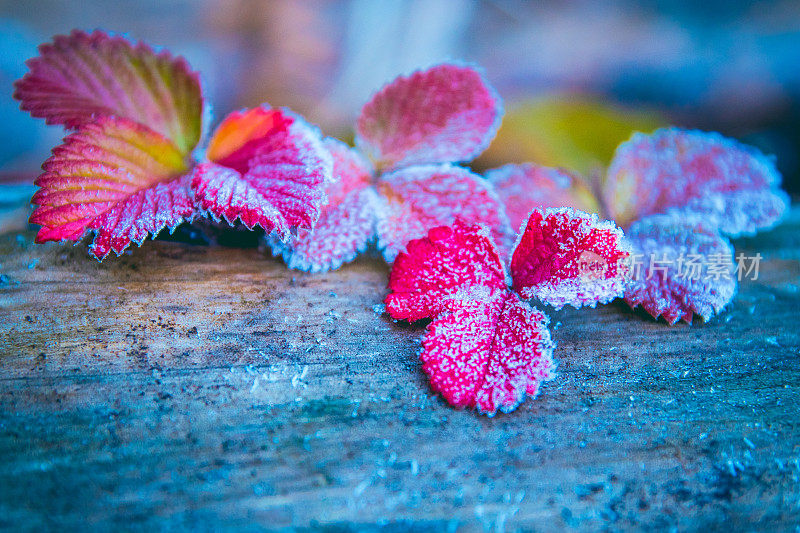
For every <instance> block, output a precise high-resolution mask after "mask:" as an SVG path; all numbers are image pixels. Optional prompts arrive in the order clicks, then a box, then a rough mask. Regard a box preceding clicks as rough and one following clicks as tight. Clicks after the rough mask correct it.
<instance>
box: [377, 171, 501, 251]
mask: <svg viewBox="0 0 800 533" xmlns="http://www.w3.org/2000/svg"><path fill="white" fill-rule="evenodd" d="M377 189H378V193H379V194H380V195H381V196H382V197H383V198H384V199H385V201H386V204H385V211H384V212H383V214H382V216H381V217H380V218H379V219H378V223H377V234H378V247H379V248H380V249H381V251H382V252H383V256H384V258H385V259H386V261H387V262H389V263H391V262H392V261H394V259H395V257H396V256H397V254H398V253H399V252H400V251H401V250H403V248H404V247H405V245H406V243H407V242H408V241H410V240H412V239H419V238H420V237H424V236H425V234H426V233H427V232H428V230H430V229H431V228H435V227H437V226H442V225H448V226H449V225H451V224H453V223H454V222H455V221H456V220H461V221H463V222H465V223H467V224H476V223H482V224H486V225H487V226H488V227H489V228H491V231H492V235H493V237H494V239H495V242H496V243H497V244H498V245H499V246H501V250H503V249H504V248H503V246H504V244H505V241H506V236H507V235H508V233H509V229H508V228H509V225H508V219H507V218H506V216H505V213H504V212H503V208H502V206H501V205H500V201H499V200H498V198H497V195H496V194H495V192H494V191H493V190H492V188H491V186H490V185H489V184H488V183H487V182H486V180H485V179H483V178H481V177H480V176H478V175H477V174H474V173H472V172H470V171H469V170H467V169H465V168H462V167H459V166H456V165H451V164H443V165H420V166H414V167H409V168H406V169H402V170H398V171H395V172H392V173H390V174H384V175H383V176H381V178H380V179H379V180H378V183H377Z"/></svg>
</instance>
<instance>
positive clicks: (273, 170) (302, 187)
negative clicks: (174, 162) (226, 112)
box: [192, 108, 332, 239]
mask: <svg viewBox="0 0 800 533" xmlns="http://www.w3.org/2000/svg"><path fill="white" fill-rule="evenodd" d="M259 109H260V108H259ZM273 113H274V115H275V116H273V117H272V118H274V120H273V121H272V122H270V125H269V127H266V128H260V127H257V128H253V129H252V130H248V131H250V132H251V135H252V138H251V137H249V136H247V137H243V138H236V139H234V140H233V141H231V142H230V144H229V143H228V142H227V140H226V141H225V142H224V143H222V144H224V145H225V149H220V150H219V151H214V152H213V154H223V155H220V156H219V162H216V163H204V164H201V165H198V166H197V167H196V168H195V171H194V176H193V178H192V187H193V188H194V191H195V199H196V201H197V203H198V204H199V206H200V207H201V208H202V209H204V210H206V211H208V212H209V213H210V214H211V215H212V216H213V217H215V218H217V219H222V218H224V219H225V220H227V221H228V222H229V223H233V222H234V221H235V220H236V219H237V218H238V219H239V220H241V221H242V223H243V224H244V225H245V226H247V227H248V228H252V227H253V226H256V225H259V226H261V227H262V228H264V229H265V230H266V231H267V232H270V231H272V230H276V231H277V232H278V234H279V235H280V236H281V238H284V239H285V238H287V237H288V235H289V231H290V230H291V229H292V228H295V227H305V228H310V227H312V226H313V225H314V223H315V222H316V221H317V219H318V218H319V214H320V210H321V207H322V205H323V204H324V202H325V186H326V185H327V183H328V182H329V181H330V180H331V167H332V163H331V159H330V154H329V153H328V152H327V150H325V149H324V148H323V147H322V143H321V140H320V139H319V137H318V134H317V132H316V131H315V130H313V129H312V128H311V127H309V126H308V125H306V124H305V123H304V122H303V121H302V120H300V119H297V118H294V117H288V116H286V115H282V114H281V112H280V111H274V112H273ZM246 118H247V120H253V121H257V122H260V121H261V119H262V118H263V115H262V114H261V113H251V114H248V115H247V117H246ZM230 120H231V122H228V121H227V119H226V121H223V123H222V124H221V125H220V127H219V128H218V129H217V133H215V135H214V138H212V140H211V143H210V146H211V147H215V146H219V144H218V143H216V140H217V139H218V137H217V135H221V136H227V135H228V133H229V132H231V131H232V130H235V129H236V128H242V127H245V122H243V121H242V116H241V115H239V114H237V115H234V116H233V117H232V118H231V119H230ZM231 124H235V126H236V127H235V128H234V127H231ZM256 141H257V142H256ZM242 153H244V154H247V156H248V158H247V160H246V161H245V158H243V157H242ZM224 163H228V164H232V165H233V167H228V166H225V165H224Z"/></svg>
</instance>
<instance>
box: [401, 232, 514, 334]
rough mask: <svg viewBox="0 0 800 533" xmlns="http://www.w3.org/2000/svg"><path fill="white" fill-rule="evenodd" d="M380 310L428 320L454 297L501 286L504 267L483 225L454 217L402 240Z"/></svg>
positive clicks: (489, 293) (485, 293)
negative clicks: (421, 235) (417, 236)
mask: <svg viewBox="0 0 800 533" xmlns="http://www.w3.org/2000/svg"><path fill="white" fill-rule="evenodd" d="M389 290H390V291H391V292H390V294H389V295H388V296H387V297H386V311H387V312H388V313H389V314H390V315H391V316H392V318H395V319H406V320H409V321H414V320H419V319H422V318H431V317H434V316H436V315H438V314H439V313H441V312H442V311H443V310H444V309H447V308H449V307H451V306H452V305H454V304H457V303H458V302H460V301H472V300H476V299H482V298H491V297H493V296H494V295H495V294H496V293H497V292H498V291H499V292H504V291H506V290H507V285H506V279H505V271H504V267H503V263H502V261H501V260H500V257H499V255H498V252H497V249H496V248H495V246H494V243H493V242H492V239H491V237H490V236H489V232H488V230H487V229H486V228H485V227H481V226H468V225H466V224H464V223H462V222H460V221H456V222H455V223H454V224H453V227H452V228H451V227H447V226H442V227H438V228H434V229H432V230H430V231H429V232H428V236H427V237H424V238H422V239H415V240H412V241H411V242H409V243H408V247H407V251H405V252H402V253H400V255H398V256H397V260H396V261H395V263H394V267H393V268H392V272H391V274H390V276H389Z"/></svg>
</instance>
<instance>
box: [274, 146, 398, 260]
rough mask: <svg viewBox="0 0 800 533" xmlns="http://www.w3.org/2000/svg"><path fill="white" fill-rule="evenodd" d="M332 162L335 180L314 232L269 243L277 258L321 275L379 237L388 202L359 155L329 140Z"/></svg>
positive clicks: (329, 189)
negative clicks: (379, 219) (380, 215)
mask: <svg viewBox="0 0 800 533" xmlns="http://www.w3.org/2000/svg"><path fill="white" fill-rule="evenodd" d="M325 147H326V148H327V149H328V151H329V152H330V153H331V156H332V158H333V176H334V180H333V182H331V183H330V184H329V185H328V187H327V189H326V193H327V196H328V203H327V204H326V205H325V206H323V207H322V209H321V213H320V217H319V220H317V223H316V225H315V226H314V229H313V230H310V231H304V232H299V233H298V235H296V236H294V237H292V238H291V239H290V240H289V241H287V242H285V243H284V242H282V241H280V240H279V239H276V238H274V237H272V238H268V242H269V244H270V246H271V247H272V250H273V253H275V254H276V255H282V256H283V257H284V259H285V260H286V264H287V265H288V266H289V267H290V268H297V269H300V270H306V271H311V272H320V271H325V270H330V269H335V268H338V267H340V266H341V265H342V264H344V263H347V262H350V261H352V260H353V259H355V258H356V256H357V255H358V254H359V253H360V252H363V251H364V250H365V249H366V247H367V245H368V244H369V243H370V241H372V240H373V238H374V236H375V223H376V217H377V216H378V213H379V211H380V210H381V209H382V206H383V203H382V202H381V199H380V198H379V197H378V194H377V192H376V191H375V189H374V188H373V187H372V186H371V182H372V175H373V169H372V167H371V165H370V164H369V162H368V161H366V160H365V159H364V158H363V157H362V156H361V155H360V154H359V153H358V152H357V151H356V150H353V149H352V148H350V147H349V146H347V145H346V144H344V143H342V142H341V141H337V140H335V139H330V138H329V139H325Z"/></svg>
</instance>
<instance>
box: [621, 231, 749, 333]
mask: <svg viewBox="0 0 800 533" xmlns="http://www.w3.org/2000/svg"><path fill="white" fill-rule="evenodd" d="M627 237H628V238H629V240H630V242H631V243H632V245H633V249H634V253H633V256H632V279H631V281H630V284H629V286H628V288H627V289H626V291H625V301H627V302H628V304H629V305H630V306H631V307H636V306H637V305H641V306H642V307H643V308H644V309H645V310H646V311H647V312H648V313H650V314H651V315H653V317H654V318H658V317H659V316H663V317H664V319H665V320H666V321H667V322H668V323H669V324H674V323H675V322H677V321H678V320H681V319H683V320H684V321H686V322H689V323H691V321H692V317H693V316H694V315H695V314H697V315H700V316H701V317H702V318H703V320H708V319H709V318H711V317H712V316H713V315H714V314H716V313H719V312H720V311H721V310H722V309H723V308H724V307H725V306H726V305H727V304H728V303H729V302H730V301H731V300H732V299H733V296H734V294H735V292H736V279H735V278H734V274H733V273H732V272H731V270H732V267H733V264H732V261H733V248H732V247H731V245H730V243H729V242H728V240H727V239H725V238H724V237H722V236H720V235H719V233H718V232H717V231H716V230H714V229H713V228H708V227H707V226H706V224H705V222H704V221H703V220H701V219H699V218H689V219H686V218H679V217H678V216H671V215H652V216H649V217H646V218H643V219H642V220H640V221H638V222H636V223H634V224H633V225H632V226H631V227H630V229H629V230H628V233H627Z"/></svg>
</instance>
